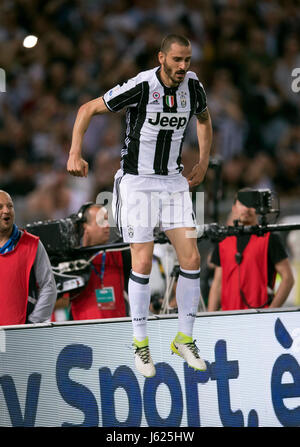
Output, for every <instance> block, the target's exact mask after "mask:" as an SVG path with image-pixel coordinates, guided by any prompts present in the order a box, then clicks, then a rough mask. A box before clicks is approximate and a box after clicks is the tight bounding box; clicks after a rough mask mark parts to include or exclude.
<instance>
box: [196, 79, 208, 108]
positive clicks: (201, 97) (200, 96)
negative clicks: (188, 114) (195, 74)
mask: <svg viewBox="0 0 300 447" xmlns="http://www.w3.org/2000/svg"><path fill="white" fill-rule="evenodd" d="M196 101H197V103H196V111H195V115H198V114H199V113H201V112H203V110H205V109H206V108H207V102H206V93H205V90H204V87H203V85H202V84H201V82H200V81H196Z"/></svg>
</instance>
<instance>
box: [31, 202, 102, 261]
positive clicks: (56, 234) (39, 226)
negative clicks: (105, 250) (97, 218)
mask: <svg viewBox="0 0 300 447" xmlns="http://www.w3.org/2000/svg"><path fill="white" fill-rule="evenodd" d="M92 203H93V202H87V203H85V204H84V205H82V206H81V208H80V209H79V211H78V212H77V213H76V214H71V216H69V217H66V218H64V219H57V220H46V221H39V222H33V223H31V224H27V225H26V226H25V230H26V231H28V233H31V234H34V235H35V236H38V237H39V238H40V240H41V241H42V243H43V245H44V247H45V249H46V251H47V253H48V255H49V257H50V259H51V258H68V255H69V254H70V253H71V252H72V251H73V250H74V249H76V248H80V246H81V239H82V236H83V223H84V222H85V218H84V213H85V211H86V209H87V208H88V207H89V206H91V205H92Z"/></svg>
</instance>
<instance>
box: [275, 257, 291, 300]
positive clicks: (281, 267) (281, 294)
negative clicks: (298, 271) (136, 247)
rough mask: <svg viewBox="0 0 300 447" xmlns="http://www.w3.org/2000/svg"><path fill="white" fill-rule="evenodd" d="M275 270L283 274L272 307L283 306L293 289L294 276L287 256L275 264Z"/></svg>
mask: <svg viewBox="0 0 300 447" xmlns="http://www.w3.org/2000/svg"><path fill="white" fill-rule="evenodd" d="M275 270H276V272H277V273H279V275H280V276H281V282H280V285H279V287H278V289H277V292H276V294H275V297H274V299H273V301H272V303H271V304H270V307H281V306H282V305H283V303H284V302H285V300H286V299H287V297H288V295H289V293H290V291H291V290H292V287H293V285H294V277H293V273H292V269H291V266H290V262H289V260H288V259H287V258H286V259H283V260H282V261H280V262H278V263H277V264H275Z"/></svg>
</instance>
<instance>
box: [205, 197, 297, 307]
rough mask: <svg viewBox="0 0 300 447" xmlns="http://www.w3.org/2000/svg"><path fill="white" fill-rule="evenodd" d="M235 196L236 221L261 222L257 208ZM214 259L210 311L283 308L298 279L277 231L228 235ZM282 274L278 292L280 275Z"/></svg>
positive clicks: (250, 223) (213, 254)
mask: <svg viewBox="0 0 300 447" xmlns="http://www.w3.org/2000/svg"><path fill="white" fill-rule="evenodd" d="M247 191H252V190H251V189H250V188H244V189H242V190H240V191H239V192H238V194H237V195H236V196H235V199H234V203H233V206H232V220H233V221H235V220H238V225H244V226H248V225H257V223H258V222H257V215H256V210H255V208H252V207H250V206H249V204H248V202H244V203H242V200H243V199H241V198H240V196H239V200H238V195H239V193H240V192H247ZM211 262H212V263H213V264H214V265H215V266H216V268H215V273H214V279H213V282H212V285H211V288H210V292H209V298H208V308H207V310H208V311H209V312H213V311H216V310H219V309H220V307H221V310H239V309H256V308H264V307H274V308H275V307H281V306H282V305H283V303H284V302H285V300H286V299H287V297H288V295H289V292H290V290H291V289H292V287H293V284H294V279H293V274H292V270H291V267H290V263H289V260H288V258H287V253H286V251H285V249H284V247H283V244H282V242H281V239H280V238H279V237H278V236H277V235H276V234H274V233H270V232H267V233H265V234H263V235H262V236H258V235H256V234H240V235H238V236H227V237H226V238H225V239H224V240H222V242H219V243H218V244H217V246H216V247H215V249H214V251H213V253H212V257H211ZM277 273H278V274H279V275H280V277H281V282H280V285H279V287H278V290H277V291H276V293H275V294H274V283H275V277H276V274H277Z"/></svg>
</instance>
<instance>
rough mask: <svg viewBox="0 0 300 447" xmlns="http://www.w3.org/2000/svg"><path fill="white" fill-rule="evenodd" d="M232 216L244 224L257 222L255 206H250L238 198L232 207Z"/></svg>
mask: <svg viewBox="0 0 300 447" xmlns="http://www.w3.org/2000/svg"><path fill="white" fill-rule="evenodd" d="M232 218H233V220H238V221H239V222H240V223H241V224H243V225H256V224H257V216H256V212H255V208H248V207H247V206H245V205H243V204H242V203H241V202H240V201H239V200H237V201H236V202H235V204H234V205H233V207H232Z"/></svg>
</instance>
